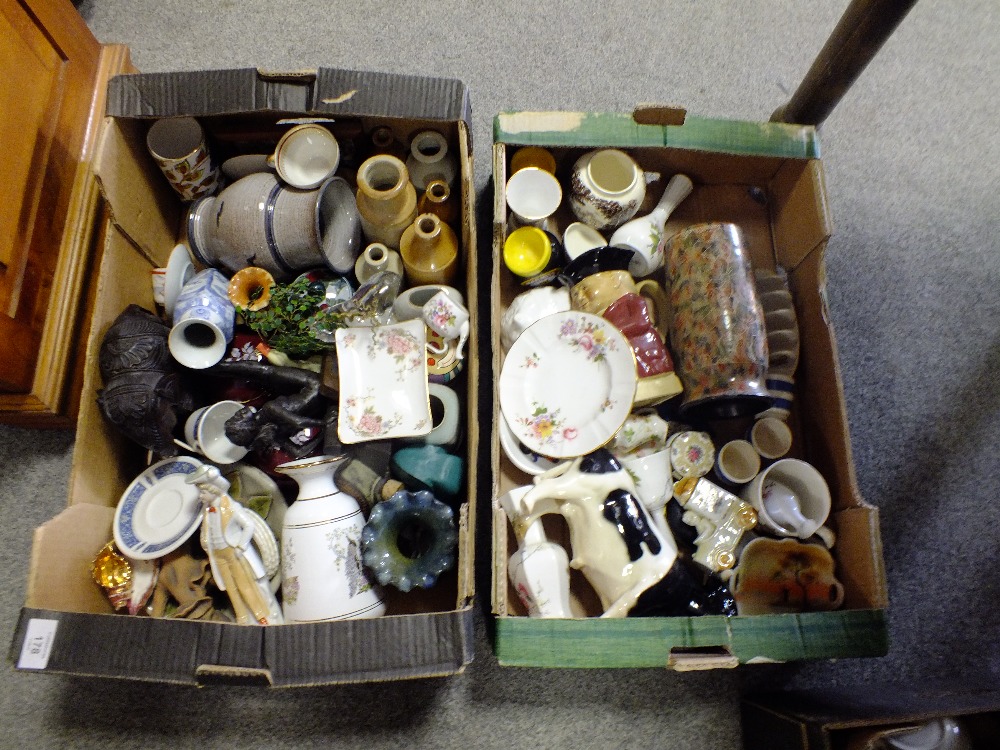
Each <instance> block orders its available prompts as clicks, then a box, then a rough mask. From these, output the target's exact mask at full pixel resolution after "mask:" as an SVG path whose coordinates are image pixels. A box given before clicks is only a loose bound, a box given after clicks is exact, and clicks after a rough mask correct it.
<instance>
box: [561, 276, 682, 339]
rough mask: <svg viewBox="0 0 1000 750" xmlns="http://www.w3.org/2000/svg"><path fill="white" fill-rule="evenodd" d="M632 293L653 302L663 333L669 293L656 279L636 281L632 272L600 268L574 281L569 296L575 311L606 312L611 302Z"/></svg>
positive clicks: (651, 308) (652, 310) (656, 323)
mask: <svg viewBox="0 0 1000 750" xmlns="http://www.w3.org/2000/svg"><path fill="white" fill-rule="evenodd" d="M630 293H631V294H638V295H639V296H641V297H643V298H645V299H646V300H647V301H648V302H649V314H650V316H651V317H652V318H653V325H654V326H655V327H656V329H657V331H658V332H659V333H660V334H661V335H662V334H663V331H664V330H665V329H666V324H667V293H666V292H665V291H664V289H663V287H662V286H660V284H659V282H657V281H654V280H653V279H643V280H642V281H640V282H638V283H636V281H635V279H633V278H632V274H630V273H629V272H628V271H599V272H598V273H593V274H591V275H590V276H586V277H584V278H583V279H581V280H580V281H579V282H577V283H576V284H574V285H573V287H572V288H571V289H570V290H569V299H570V305H571V306H572V308H573V309H574V310H580V311H582V312H588V313H592V314H594V315H603V314H604V311H605V310H607V309H608V305H610V304H611V303H612V302H614V301H615V300H616V299H618V298H619V297H621V296H622V295H625V294H630Z"/></svg>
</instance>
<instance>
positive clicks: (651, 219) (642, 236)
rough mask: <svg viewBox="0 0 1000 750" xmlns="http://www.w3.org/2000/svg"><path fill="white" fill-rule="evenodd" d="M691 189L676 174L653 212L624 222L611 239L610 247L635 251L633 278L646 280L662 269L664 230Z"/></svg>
mask: <svg viewBox="0 0 1000 750" xmlns="http://www.w3.org/2000/svg"><path fill="white" fill-rule="evenodd" d="M693 187H694V186H693V184H692V183H691V180H690V179H689V178H688V177H687V176H686V175H682V174H675V175H674V176H673V177H671V178H670V182H668V183H667V188H666V190H664V191H663V196H662V197H661V198H660V200H659V202H658V203H657V204H656V208H654V209H653V210H652V211H650V212H649V213H648V214H646V215H645V216H640V217H638V218H636V219H632V220H631V221H628V222H626V223H625V224H623V225H622V226H620V227H619V228H618V229H617V230H615V233H614V234H613V235H611V241H610V243H609V244H611V245H613V246H614V247H627V248H629V249H630V250H633V251H635V255H634V256H632V262H631V263H630V264H629V268H628V270H629V273H631V274H632V275H633V276H635V277H637V278H638V277H641V276H648V275H649V274H651V273H653V271H655V270H656V269H658V268H662V267H663V239H664V237H663V228H664V226H666V223H667V219H668V218H670V214H672V213H673V211H674V209H675V208H677V206H678V205H679V204H680V202H681V201H683V200H684V199H685V198H687V197H688V196H689V195H690V194H691V190H692V189H693Z"/></svg>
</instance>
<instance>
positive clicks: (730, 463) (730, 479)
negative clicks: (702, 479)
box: [715, 440, 760, 485]
mask: <svg viewBox="0 0 1000 750" xmlns="http://www.w3.org/2000/svg"><path fill="white" fill-rule="evenodd" d="M759 471H760V455H758V453H757V451H756V450H755V449H754V447H753V445H751V444H750V443H749V442H748V441H746V440H730V441H729V442H728V443H726V444H725V445H723V446H722V447H721V448H719V451H718V453H717V454H716V456H715V473H716V474H717V475H718V476H719V478H720V479H722V480H724V481H725V482H726V483H728V484H730V485H741V484H746V483H747V482H749V481H751V480H752V479H753V478H754V477H755V476H757V472H759Z"/></svg>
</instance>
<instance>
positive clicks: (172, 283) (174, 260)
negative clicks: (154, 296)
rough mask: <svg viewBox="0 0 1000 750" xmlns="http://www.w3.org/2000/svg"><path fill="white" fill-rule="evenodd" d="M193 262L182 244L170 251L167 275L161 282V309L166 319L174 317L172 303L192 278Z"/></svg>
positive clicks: (173, 303)
mask: <svg viewBox="0 0 1000 750" xmlns="http://www.w3.org/2000/svg"><path fill="white" fill-rule="evenodd" d="M194 274H195V270H194V264H193V263H192V262H191V256H190V254H189V253H188V249H187V248H186V247H185V246H184V245H177V246H176V247H175V248H174V249H173V250H171V251H170V259H169V260H168V261H167V276H166V280H165V281H164V284H163V310H164V312H166V314H167V320H173V319H174V305H175V304H176V303H177V297H178V296H179V295H180V293H181V289H183V288H184V285H185V284H187V283H188V282H189V281H190V280H191V279H193V278H194Z"/></svg>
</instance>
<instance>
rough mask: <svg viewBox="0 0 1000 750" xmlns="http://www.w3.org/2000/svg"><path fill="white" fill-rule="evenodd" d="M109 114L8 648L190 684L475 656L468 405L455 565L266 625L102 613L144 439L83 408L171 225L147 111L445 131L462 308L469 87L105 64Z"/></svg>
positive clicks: (105, 671) (351, 129) (57, 664)
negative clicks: (324, 614)
mask: <svg viewBox="0 0 1000 750" xmlns="http://www.w3.org/2000/svg"><path fill="white" fill-rule="evenodd" d="M107 114H108V117H107V118H106V119H105V120H104V123H103V129H102V131H101V133H100V137H99V142H98V150H97V153H96V156H95V159H94V164H95V173H96V175H97V178H98V181H99V184H100V188H101V192H102V194H103V196H104V199H105V200H106V203H107V208H108V212H109V216H110V219H109V220H108V221H107V222H106V223H105V224H104V226H103V230H102V235H101V246H100V257H99V263H98V268H96V269H95V273H97V274H98V275H97V287H96V295H95V300H94V307H93V315H92V327H91V332H90V337H89V340H88V341H87V350H86V351H87V355H86V365H85V372H84V380H83V393H82V397H81V408H80V417H79V425H78V431H77V439H76V446H75V450H74V455H73V465H72V472H71V477H70V486H69V497H68V507H67V508H66V510H64V511H63V512H62V513H60V514H59V515H57V516H56V517H55V518H53V519H52V520H51V521H49V522H47V523H46V524H43V525H42V526H41V527H40V528H38V529H37V530H36V532H35V539H34V547H33V552H32V558H31V566H30V569H29V573H28V587H27V599H26V601H25V605H24V609H23V610H22V613H21V618H20V622H19V625H18V628H17V631H16V633H15V635H14V640H13V643H12V646H11V654H10V655H11V658H12V660H14V661H15V662H16V663H17V664H18V666H19V667H21V668H25V669H36V670H43V671H49V672H65V673H70V674H80V675H93V676H106V677H123V678H132V679H139V680H149V681H158V682H177V683H189V684H196V683H197V684H200V683H204V682H209V681H213V680H215V681H218V680H222V681H245V682H251V683H261V684H267V685H272V686H295V685H318V684H330V683H339V682H360V681H374V680H392V679H402V678H413V677H428V676H437V675H449V674H454V673H458V672H461V671H462V669H463V668H464V666H465V665H466V664H467V663H468V662H469V661H471V659H472V655H473V632H472V631H473V626H472V601H473V576H472V567H473V540H472V536H473V529H474V527H475V523H474V503H473V502H472V499H473V496H474V491H475V487H476V474H477V461H476V457H477V451H478V444H477V441H478V432H477V430H476V429H473V427H472V426H473V425H474V420H473V419H466V427H467V429H466V433H465V441H464V451H465V453H464V458H465V461H466V467H467V469H466V479H465V482H466V484H465V487H466V495H465V497H464V499H463V502H462V504H461V508H460V513H459V515H458V516H457V522H458V525H459V551H458V563H457V565H456V569H455V570H454V571H451V572H450V573H447V574H445V575H444V576H442V578H441V579H440V581H439V583H438V585H437V586H435V587H434V588H432V589H430V590H427V591H424V590H416V591H415V592H411V593H410V594H406V595H403V594H399V592H395V590H393V591H392V592H389V594H388V596H389V599H388V605H389V611H390V613H391V614H390V615H388V616H385V617H382V618H377V619H371V620H351V621H341V622H330V623H323V624H296V625H281V626H272V627H249V626H238V625H229V624H218V623H199V622H188V621H183V620H156V619H152V618H147V617H129V616H123V615H118V614H112V613H111V612H112V610H111V607H110V605H109V604H108V602H107V600H106V599H105V598H104V596H103V593H102V591H101V590H100V589H99V588H98V587H97V586H96V585H95V584H94V583H93V581H92V580H91V578H90V569H91V561H92V560H93V558H94V556H95V555H96V553H97V552H98V550H100V548H101V547H102V546H103V545H104V544H106V543H107V542H108V540H110V539H111V522H112V518H113V515H114V511H115V507H116V505H117V503H118V500H119V498H120V496H121V494H122V491H123V490H124V489H125V487H126V486H127V485H128V484H129V483H130V482H131V481H132V479H133V478H134V477H135V476H137V475H138V474H139V473H140V472H141V471H142V470H143V469H144V468H145V466H146V455H145V452H144V451H143V450H142V449H140V448H138V447H137V446H136V445H134V444H132V443H131V442H130V441H129V440H128V439H126V438H124V437H122V436H121V435H119V434H117V433H116V431H115V430H114V429H113V428H111V427H110V426H109V424H108V423H107V422H106V421H105V420H104V418H103V416H102V415H101V413H100V412H99V410H98V408H97V405H96V402H95V397H96V393H97V391H98V390H99V389H100V388H101V386H102V382H101V377H100V373H99V370H98V350H99V347H100V343H101V340H102V337H103V335H104V333H105V332H106V331H107V329H108V327H109V325H110V323H111V322H112V321H113V320H114V318H115V317H116V316H117V315H118V314H119V313H120V312H121V311H122V310H123V309H124V308H125V307H126V306H127V305H128V304H130V303H138V304H140V305H142V306H143V307H145V308H147V309H154V307H153V300H152V290H151V285H150V269H152V268H155V267H158V266H164V265H165V264H166V260H167V257H168V255H169V253H170V251H171V250H172V248H173V247H174V245H175V244H176V243H177V242H178V241H179V240H180V239H181V238H182V235H183V230H184V221H183V219H184V215H185V212H184V207H183V206H182V204H181V203H180V202H179V200H178V199H177V198H176V196H175V194H174V193H173V191H172V190H171V189H170V188H169V186H168V185H167V183H166V181H165V180H164V178H163V175H162V174H161V173H160V172H159V170H158V169H157V167H156V165H155V164H154V162H153V161H152V159H151V158H150V157H149V155H148V153H147V152H146V148H145V133H146V130H147V129H148V127H149V125H150V124H151V122H152V121H153V120H154V119H156V118H159V117H167V116H174V115H182V114H185V115H192V116H195V117H197V118H198V119H199V121H200V122H201V123H202V125H203V127H204V128H205V130H206V131H207V133H208V136H209V139H210V142H211V143H212V145H213V146H214V147H215V148H217V149H218V151H219V152H220V153H217V154H216V156H218V157H221V156H222V153H224V152H226V151H228V152H230V155H232V154H234V153H237V152H241V151H242V152H246V151H247V150H248V149H250V150H252V149H259V148H260V146H261V144H266V143H270V144H271V146H272V148H273V142H274V141H276V128H275V126H276V124H277V123H278V122H279V121H281V120H285V119H289V118H301V117H318V118H327V119H329V120H331V121H332V123H331V124H330V127H331V128H332V129H333V130H334V131H335V132H341V133H344V134H348V133H354V134H358V133H361V132H362V131H363V132H367V131H369V130H370V129H371V128H372V127H373V126H375V125H377V124H378V125H388V126H390V127H391V128H392V129H393V131H394V132H395V134H396V135H397V137H398V138H400V139H404V140H405V139H407V138H408V137H409V136H411V135H412V134H413V133H415V132H417V131H419V130H421V129H425V128H434V129H436V130H438V131H440V132H442V133H443V134H444V135H445V136H446V138H447V140H448V143H449V147H450V149H449V150H450V151H452V152H453V153H455V154H456V155H458V157H459V162H460V164H461V180H460V182H461V190H460V192H461V206H462V227H461V241H462V246H463V247H464V248H466V249H467V252H466V254H465V258H464V276H461V277H460V279H459V281H458V282H457V283H456V285H457V286H459V287H461V289H462V291H463V292H464V293H465V294H466V300H467V303H468V306H469V308H470V310H472V311H475V310H476V309H477V299H476V257H475V253H474V252H473V249H474V248H475V246H476V242H475V226H474V221H473V215H474V212H473V200H474V193H473V182H472V153H471V149H472V145H471V141H470V135H469V118H470V109H469V99H468V92H467V89H466V88H465V86H464V85H463V84H462V83H461V82H459V81H454V80H442V79H433V78H421V77H413V76H401V75H388V74H378V73H364V72H356V71H347V70H332V69H319V70H315V71H303V72H296V73H290V74H277V73H265V72H262V71H258V70H254V69H244V70H210V71H197V72H184V73H158V74H150V75H130V76H122V77H117V78H114V79H112V81H111V83H110V86H109V88H108V105H107ZM278 134H280V133H278ZM466 352H467V358H468V362H469V363H475V362H476V361H477V339H476V335H475V326H473V333H472V336H471V338H470V341H469V344H468V348H467V350H466ZM477 379H478V373H477V369H476V368H475V367H472V366H467V367H466V368H465V371H464V373H463V374H462V375H461V376H460V377H459V378H458V379H456V380H455V381H453V383H454V384H455V387H456V388H457V389H458V390H459V392H460V397H461V398H462V399H463V403H464V411H465V416H466V417H468V416H469V415H474V414H476V413H477V407H476V395H477Z"/></svg>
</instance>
